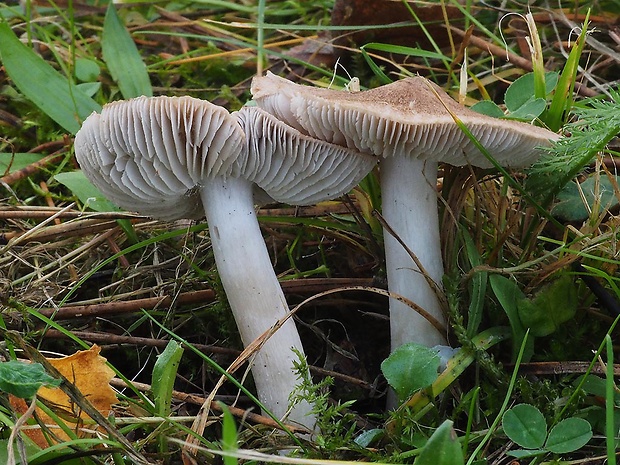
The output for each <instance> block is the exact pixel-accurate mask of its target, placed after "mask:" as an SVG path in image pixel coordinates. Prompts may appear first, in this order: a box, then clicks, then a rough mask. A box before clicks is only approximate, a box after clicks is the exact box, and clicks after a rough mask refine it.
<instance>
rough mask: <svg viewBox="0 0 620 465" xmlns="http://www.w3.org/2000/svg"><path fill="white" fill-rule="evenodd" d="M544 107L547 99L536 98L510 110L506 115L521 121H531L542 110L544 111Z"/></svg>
mask: <svg viewBox="0 0 620 465" xmlns="http://www.w3.org/2000/svg"><path fill="white" fill-rule="evenodd" d="M546 107H547V101H546V100H545V99H542V98H537V99H534V100H531V101H529V102H527V103H525V104H524V105H522V106H520V107H519V108H518V109H517V110H515V111H513V112H511V113H510V114H509V115H508V117H509V118H510V119H516V120H521V121H532V120H534V119H536V118H538V117H539V116H540V115H541V114H542V112H543V111H545V108H546Z"/></svg>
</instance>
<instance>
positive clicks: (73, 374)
mask: <svg viewBox="0 0 620 465" xmlns="http://www.w3.org/2000/svg"><path fill="white" fill-rule="evenodd" d="M100 351H101V348H100V347H99V346H97V345H93V346H92V347H91V348H90V349H89V350H81V351H79V352H76V353H75V354H73V355H69V356H67V357H62V358H51V359H47V360H48V361H49V362H50V364H52V365H53V366H54V368H56V369H57V370H58V371H59V372H60V373H61V374H62V375H63V376H64V377H65V378H67V380H68V381H69V382H71V383H72V384H74V385H75V387H77V388H78V389H79V391H80V392H81V393H82V395H84V397H86V398H87V399H88V400H89V401H90V403H91V404H93V406H94V407H95V408H96V409H97V410H99V411H100V412H101V413H102V414H103V415H104V416H108V415H109V414H110V412H111V411H112V405H113V404H115V403H116V402H117V398H116V394H115V393H114V390H113V389H112V388H111V387H110V380H111V379H112V378H113V377H114V371H113V370H112V369H111V368H110V367H108V366H107V365H106V359H105V358H104V357H102V356H101V355H99V352H100ZM11 397H12V396H11ZM37 397H38V398H39V399H40V400H42V401H43V402H45V404H46V405H47V406H48V407H49V408H51V409H52V410H53V411H54V413H55V414H56V415H58V417H60V418H61V419H62V420H63V421H64V422H65V424H66V425H67V426H68V427H69V428H71V429H72V430H73V431H75V433H76V435H77V436H78V437H85V436H87V433H86V432H85V431H84V430H83V429H82V426H84V425H87V427H88V429H95V427H96V425H93V424H89V423H91V419H90V417H89V416H88V415H86V414H85V413H84V412H82V411H80V410H79V407H78V406H77V405H75V404H74V403H73V402H72V401H71V399H69V397H68V396H67V395H66V394H65V393H64V392H62V390H61V389H60V388H48V387H41V388H39V390H38V391H37ZM20 401H21V402H20ZM11 404H12V405H13V408H14V409H15V410H16V411H18V412H24V411H25V409H26V408H27V406H26V403H25V402H24V401H23V400H22V399H18V398H15V397H12V398H11ZM36 414H37V416H38V417H39V418H40V420H41V421H42V422H43V423H44V424H46V425H48V426H49V427H50V428H52V431H53V433H54V434H55V435H56V436H57V437H58V438H59V439H61V440H68V439H69V437H68V436H67V435H66V434H65V433H64V432H63V431H62V430H61V429H59V428H58V427H57V426H56V423H55V422H54V420H52V419H51V418H50V417H49V416H48V415H47V414H45V413H44V412H43V411H42V410H41V409H39V408H37V409H36ZM24 433H25V434H27V435H28V436H29V437H30V439H32V440H33V441H34V442H35V443H36V444H37V445H38V446H40V447H41V448H45V447H47V446H48V442H47V441H46V439H45V438H44V436H43V435H42V434H41V432H40V431H39V430H36V429H35V430H31V429H27V430H24Z"/></svg>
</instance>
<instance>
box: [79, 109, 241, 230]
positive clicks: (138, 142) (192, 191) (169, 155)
mask: <svg viewBox="0 0 620 465" xmlns="http://www.w3.org/2000/svg"><path fill="white" fill-rule="evenodd" d="M244 143H245V136H244V133H243V130H242V129H241V127H240V126H239V123H238V122H237V120H236V119H235V118H234V117H233V116H231V115H230V114H229V113H228V111H227V110H225V109H224V108H222V107H219V106H217V105H213V104H211V103H209V102H207V101H204V100H199V99H195V98H192V97H152V98H147V97H138V98H135V99H131V100H127V101H119V102H113V103H109V104H107V105H105V106H104V107H103V110H102V111H101V113H100V114H97V113H93V114H91V115H90V116H89V117H88V118H87V119H86V121H85V122H84V124H83V125H82V128H81V129H80V131H79V132H78V133H77V135H76V138H75V154H76V158H77V160H78V162H79V164H80V166H81V167H82V168H83V171H84V172H85V173H86V176H87V177H88V178H89V179H90V181H91V182H92V183H93V184H94V185H95V186H97V187H98V188H99V190H101V192H102V193H103V194H104V195H105V196H106V197H107V198H108V199H109V200H111V201H112V202H114V203H115V204H117V205H118V206H119V207H122V208H125V209H127V210H130V211H139V212H140V213H142V214H144V215H147V216H152V217H154V218H159V219H163V220H172V219H179V218H200V217H202V216H204V209H203V207H202V203H201V201H200V197H199V194H198V189H199V187H200V185H201V184H202V183H203V182H204V180H205V179H208V178H209V177H213V176H237V175H238V174H239V173H238V165H236V161H237V159H238V157H239V154H240V153H241V151H242V150H243V148H244Z"/></svg>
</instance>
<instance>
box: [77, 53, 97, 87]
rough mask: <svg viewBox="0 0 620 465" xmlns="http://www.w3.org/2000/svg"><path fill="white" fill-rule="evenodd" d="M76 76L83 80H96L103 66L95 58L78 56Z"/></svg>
mask: <svg viewBox="0 0 620 465" xmlns="http://www.w3.org/2000/svg"><path fill="white" fill-rule="evenodd" d="M74 72H75V77H76V79H78V80H80V81H82V82H94V81H96V80H97V79H98V78H99V74H101V68H99V65H98V64H97V62H96V61H95V60H90V59H88V58H77V59H76V60H75V71H74Z"/></svg>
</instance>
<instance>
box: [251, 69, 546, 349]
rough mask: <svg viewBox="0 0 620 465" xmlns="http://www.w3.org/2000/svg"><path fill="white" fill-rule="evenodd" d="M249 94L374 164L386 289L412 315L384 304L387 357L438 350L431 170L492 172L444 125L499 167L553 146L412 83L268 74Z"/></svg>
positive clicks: (437, 256) (439, 270) (439, 265)
mask: <svg viewBox="0 0 620 465" xmlns="http://www.w3.org/2000/svg"><path fill="white" fill-rule="evenodd" d="M252 94H253V97H254V99H255V100H256V102H257V105H258V106H259V107H261V108H264V109H265V110H266V111H268V112H270V113H272V114H273V115H275V116H276V117H278V118H279V119H281V120H282V121H285V122H286V123H287V124H289V125H291V126H293V127H295V128H296V129H298V130H299V131H301V132H303V133H305V134H308V135H310V136H312V137H316V138H319V139H322V140H325V141H328V142H331V143H334V144H338V145H342V146H345V147H349V148H354V149H356V150H359V151H361V152H366V153H370V154H374V155H376V156H378V157H380V159H381V161H380V175H381V196H382V213H383V217H384V218H385V220H386V223H387V224H388V225H389V227H390V229H391V231H386V232H385V234H384V236H385V238H384V240H385V255H386V270H387V279H388V287H389V289H390V291H391V292H394V293H395V294H398V295H400V296H403V297H405V298H406V299H408V300H409V301H410V302H413V303H414V304H415V306H416V307H417V309H418V312H414V311H413V310H412V308H411V306H409V305H407V304H405V303H403V302H401V301H399V300H396V299H390V327H391V332H392V335H391V343H392V350H394V349H396V348H398V347H400V346H401V345H403V344H405V343H408V342H416V343H419V344H423V345H426V346H428V347H433V346H435V345H443V344H445V341H446V334H447V330H446V327H445V325H446V320H445V316H444V312H443V308H442V305H441V299H440V296H441V293H442V276H443V260H442V254H441V248H440V239H439V237H440V231H439V220H438V213H437V207H438V206H437V190H436V185H437V167H438V163H439V162H444V163H448V164H452V165H457V166H458V165H467V164H470V165H473V166H479V167H483V168H490V167H492V166H493V165H492V164H491V162H490V161H489V160H488V159H487V158H486V157H485V156H484V155H483V154H482V153H481V152H480V151H479V150H478V148H477V146H476V145H475V143H474V142H473V141H472V140H470V139H469V137H468V136H467V135H466V134H465V133H464V132H463V131H462V130H461V129H460V128H459V127H458V125H457V124H456V123H455V120H454V118H455V117H457V118H458V119H460V120H461V121H462V122H463V123H464V124H465V125H466V126H467V127H468V129H469V130H470V131H471V133H472V134H473V136H474V137H475V138H476V139H477V140H478V141H479V142H480V143H481V144H482V145H483V146H484V147H485V148H486V150H487V151H488V152H489V153H490V154H491V155H492V156H493V157H494V158H495V160H496V161H497V162H498V163H499V164H500V165H502V166H506V167H523V166H528V165H529V164H531V163H532V162H534V161H535V160H536V159H537V157H538V156H539V155H540V153H541V152H540V150H539V148H540V147H541V146H548V145H549V144H550V142H551V141H553V140H556V139H557V137H558V136H557V135H556V134H554V133H553V132H551V131H548V130H546V129H543V128H539V127H536V126H533V125H530V124H525V123H520V122H515V121H509V120H502V119H498V118H491V117H487V116H484V115H481V114H479V113H476V112H474V111H472V110H469V109H468V108H465V107H463V106H462V105H460V104H458V103H457V102H456V101H454V100H453V99H451V98H450V97H449V96H448V95H447V94H446V93H445V92H444V91H443V90H442V89H441V88H440V87H439V86H437V85H435V84H433V83H431V82H430V81H428V80H427V79H425V78H422V77H411V78H405V79H402V80H400V81H397V82H394V83H392V84H388V85H385V86H382V87H378V88H375V89H371V90H367V91H362V92H354V93H353V92H346V91H338V90H329V89H320V88H314V87H310V86H302V85H299V84H295V83H292V82H290V81H288V80H286V79H283V78H280V77H278V76H275V75H273V74H271V73H268V74H267V76H265V77H259V78H255V79H254V81H253V83H252ZM397 238H398V239H400V241H402V243H401V242H399V240H398V239H397ZM403 245H404V246H406V248H407V249H409V251H411V252H412V253H413V255H415V257H417V263H416V261H414V260H413V259H412V257H411V256H410V254H409V253H408V252H407V251H406V250H405V248H404V247H403Z"/></svg>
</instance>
